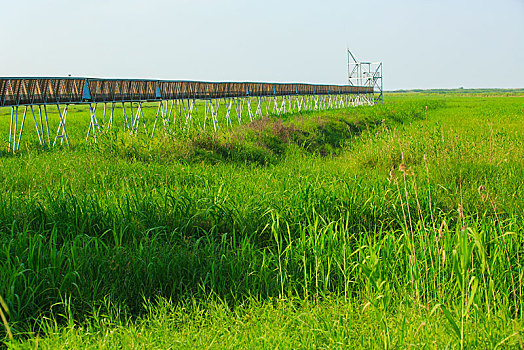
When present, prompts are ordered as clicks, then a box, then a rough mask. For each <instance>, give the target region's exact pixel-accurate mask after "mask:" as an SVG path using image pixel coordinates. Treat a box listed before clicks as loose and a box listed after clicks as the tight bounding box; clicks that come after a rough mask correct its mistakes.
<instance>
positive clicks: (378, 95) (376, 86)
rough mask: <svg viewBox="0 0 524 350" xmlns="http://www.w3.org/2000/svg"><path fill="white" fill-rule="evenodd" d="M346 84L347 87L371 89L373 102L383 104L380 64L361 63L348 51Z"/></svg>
mask: <svg viewBox="0 0 524 350" xmlns="http://www.w3.org/2000/svg"><path fill="white" fill-rule="evenodd" d="M347 51H348V83H349V86H361V87H371V88H372V89H373V96H372V97H373V101H371V104H375V103H377V102H379V103H383V102H384V99H383V95H382V91H383V82H382V62H361V61H359V60H357V59H356V58H355V55H353V53H352V52H351V51H350V50H349V49H348V50H347Z"/></svg>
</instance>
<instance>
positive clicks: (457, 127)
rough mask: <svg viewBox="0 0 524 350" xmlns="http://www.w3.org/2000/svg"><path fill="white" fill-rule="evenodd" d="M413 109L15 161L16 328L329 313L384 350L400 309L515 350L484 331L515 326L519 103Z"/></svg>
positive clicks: (1, 175)
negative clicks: (357, 313)
mask: <svg viewBox="0 0 524 350" xmlns="http://www.w3.org/2000/svg"><path fill="white" fill-rule="evenodd" d="M409 96H410V95H406V96H402V97H392V98H391V102H389V103H386V104H385V105H384V106H378V107H374V108H355V109H347V110H343V111H341V112H340V111H339V112H323V113H320V114H315V113H305V114H301V115H297V116H289V117H287V119H286V120H285V121H283V122H282V121H277V120H274V119H271V118H266V119H263V120H261V121H257V122H255V123H252V124H250V125H247V126H244V127H241V128H236V129H234V130H232V131H222V132H220V133H218V134H206V133H204V134H199V135H194V137H193V138H192V139H169V138H166V139H161V140H159V141H146V140H136V139H133V140H132V139H126V138H121V137H118V136H117V135H114V136H112V137H111V136H108V137H106V138H101V139H100V140H99V141H100V143H99V144H98V145H77V146H73V147H72V148H71V149H67V150H61V149H57V150H48V151H44V152H41V151H33V150H31V149H28V150H26V151H25V152H22V154H21V155H18V156H14V157H13V156H8V157H4V158H3V159H1V163H2V166H1V168H0V183H1V185H2V186H3V188H4V191H3V192H2V193H0V246H1V247H3V248H2V249H1V250H0V255H1V258H0V281H1V283H0V295H2V296H3V297H4V300H5V301H6V304H7V306H8V308H9V310H10V315H9V324H10V326H11V328H12V330H13V331H14V333H15V334H21V333H24V332H41V333H43V334H45V333H46V332H47V333H48V334H49V332H55V331H58V332H60V331H59V330H60V329H62V328H61V327H66V328H67V325H68V324H69V323H71V324H76V325H85V324H88V323H89V322H92V321H93V319H94V318H96V317H98V316H97V315H98V311H97V310H102V309H104V310H112V311H111V315H110V317H109V319H112V322H115V323H116V324H127V323H126V322H129V320H135V321H136V322H139V320H141V319H144V318H146V319H147V318H148V317H149V316H148V312H150V311H148V310H151V308H150V307H149V306H148V307H145V306H144V305H145V304H146V305H149V303H153V304H154V303H155V301H158V300H159V298H160V300H164V301H165V302H166V303H168V304H169V305H170V306H169V307H168V308H174V309H176V310H179V311H177V312H180V309H178V308H179V307H181V308H184V307H185V306H184V305H188V304H187V303H196V304H198V305H204V307H206V305H207V306H209V307H210V308H211V305H214V304H213V303H214V302H218V303H219V304H220V303H223V305H225V308H226V309H227V310H235V309H246V310H250V306H248V305H250V304H253V305H259V306H260V305H265V303H266V302H268V301H271V300H281V301H287V302H288V303H291V304H293V303H296V302H299V303H300V305H303V307H305V308H309V307H311V308H315V307H329V306H327V305H332V304H333V303H334V300H337V301H336V303H342V304H343V305H346V306H344V307H348V308H350V309H352V308H359V309H364V310H365V312H366V313H368V312H370V314H369V315H370V317H372V318H373V320H374V321H373V324H374V325H376V326H375V327H378V328H377V329H379V330H380V331H379V334H380V341H381V342H383V343H384V344H386V345H387V344H389V345H394V344H395V343H397V344H399V342H400V341H401V340H400V339H401V338H403V337H404V334H405V332H404V331H403V330H402V329H403V328H402V327H401V326H399V324H398V322H400V321H399V320H398V319H395V320H394V318H392V317H393V316H392V315H393V314H394V313H395V312H402V313H404V314H405V315H406V317H407V318H410V317H411V316H410V315H411V314H410V311H406V310H426V313H427V314H428V317H429V318H428V319H431V320H433V321H434V322H445V323H444V325H443V326H441V327H443V328H439V329H449V330H450V331H451V333H449V334H451V335H452V336H454V337H456V344H457V345H459V346H461V347H464V346H468V345H469V346H475V345H478V346H487V347H494V346H496V345H497V344H498V343H500V342H501V341H503V340H504V339H506V338H508V337H509V338H508V339H506V340H507V341H513V339H518V337H520V336H521V335H519V333H518V332H517V333H514V332H513V331H511V330H509V329H508V328H504V327H502V330H500V331H497V332H495V333H493V332H492V333H490V332H489V329H488V328H486V329H484V330H482V326H483V325H493V324H497V322H500V320H505V321H504V322H506V323H507V324H509V323H510V322H520V323H522V307H523V305H522V299H523V295H522V287H521V286H522V279H523V277H524V276H523V269H522V259H523V256H522V255H523V250H522V247H523V243H524V242H523V238H522V237H523V235H522V233H523V226H522V222H523V220H522V219H523V217H522V213H523V211H522V209H524V208H523V201H522V199H521V197H522V196H520V193H522V190H523V187H524V184H523V183H522V178H524V167H523V164H522V159H524V138H523V135H524V133H523V129H522V125H521V124H519V123H518V121H519V120H520V118H522V116H523V114H524V110H523V109H522V105H523V103H522V102H523V101H522V98H512V99H511V100H508V99H507V98H489V99H487V98H479V97H468V98H464V97H456V98H453V99H443V98H441V97H428V96H423V97H416V98H413V97H409ZM426 106H428V107H426ZM426 110H427V120H426ZM486 115H489V123H487V122H482V123H481V121H484V120H485V118H486ZM163 298H164V299H163ZM212 301H213V302H212ZM161 303H162V302H160V304H161ZM260 303H261V304H260ZM108 305H110V306H108ZM308 305H309V306H308ZM315 305H316V306H315ZM323 305H324V306H323ZM333 305H334V304H333ZM151 307H153V308H154V307H156V306H151ZM158 307H159V308H161V306H158ZM264 307H265V306H260V310H263V309H264ZM286 307H287V306H286ZM286 307H284V308H286ZM191 310H192V311H190V312H189V313H190V314H191V315H193V316H191V317H196V316H195V314H194V312H197V311H195V310H194V309H193V308H191ZM348 310H349V309H348ZM399 310H401V311H399ZM224 312H226V311H224ZM308 312H312V311H308ZM348 312H349V311H348ZM156 317H163V316H159V315H156V316H154V317H153V318H156ZM351 317H353V316H351ZM230 320H231V319H230ZM54 322H56V327H57V328H56V329H54V328H52V327H51V325H52V324H53V323H54ZM358 322H361V324H358V325H357V326H363V324H365V322H366V321H363V320H360V321H358ZM362 322H363V323H362ZM50 327H51V328H50ZM73 328H74V327H73ZM53 329H54V330H53ZM497 329H498V328H497ZM440 332H441V331H440ZM479 334H481V336H480V337H479ZM412 336H413V334H412ZM428 337H429V338H431V336H428ZM442 339H443V340H444V339H448V337H447V336H446V337H444V336H443V337H442ZM377 341H378V339H377ZM446 341H449V339H448V340H446Z"/></svg>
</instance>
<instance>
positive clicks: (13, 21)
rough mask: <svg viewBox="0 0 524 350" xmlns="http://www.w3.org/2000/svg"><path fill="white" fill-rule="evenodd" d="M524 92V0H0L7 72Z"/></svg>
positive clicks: (1, 51)
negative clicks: (359, 75) (361, 71)
mask: <svg viewBox="0 0 524 350" xmlns="http://www.w3.org/2000/svg"><path fill="white" fill-rule="evenodd" d="M346 47H349V48H350V49H351V50H352V51H353V52H354V53H355V55H356V56H357V58H359V59H361V60H363V61H383V64H384V88H385V89H387V90H393V89H410V88H455V87H461V86H462V87H465V88H480V87H488V88H489V87H492V88H523V87H524V0H496V1H485V0H439V1H436V0H434V1H429V0H419V1H416V0H407V1H402V0H397V1H393V0H389V1H386V0H372V1H364V0H361V1H352V0H346V1H342V0H324V1H312V0H302V1H298V0H297V1H295V0H289V1H288V0H279V1H277V0H259V1H246V0H244V1H241V0H224V1H210V0H174V1H168V0H149V1H145V0H125V1H124V0H82V1H79V0H0V76H67V75H68V74H71V75H72V76H82V77H85V76H87V77H100V78H151V79H165V80H204V81H268V82H309V83H326V84H345V83H346V82H347V57H346Z"/></svg>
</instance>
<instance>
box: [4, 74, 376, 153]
mask: <svg viewBox="0 0 524 350" xmlns="http://www.w3.org/2000/svg"><path fill="white" fill-rule="evenodd" d="M374 95H375V86H373V85H367V86H358V85H313V84H278V83H248V82H247V83H241V82H225V83H213V82H191V81H162V80H131V79H92V78H0V107H11V123H10V131H9V143H8V151H10V152H16V151H18V150H19V148H20V141H21V139H22V135H23V130H24V124H25V120H26V116H27V113H28V111H29V112H30V113H31V115H32V116H33V121H34V124H35V130H36V133H37V136H38V141H39V143H40V145H41V146H54V145H56V144H57V142H59V143H60V144H63V143H64V141H65V143H66V144H69V137H68V134H67V129H66V122H67V115H68V107H69V106H70V105H74V104H86V105H88V106H89V116H90V123H89V128H88V130H87V136H86V140H89V138H90V137H92V139H93V140H94V141H95V142H96V140H97V135H98V134H100V133H103V132H108V131H110V130H111V129H112V128H113V121H114V117H115V116H116V114H120V113H119V112H118V111H119V110H121V114H120V116H121V117H122V120H123V123H124V125H123V129H124V131H126V132H128V133H129V134H130V135H136V134H138V133H139V130H143V132H144V133H145V134H147V135H148V136H151V137H154V136H155V132H156V130H158V128H159V127H161V128H163V131H164V134H168V133H170V132H171V130H172V129H173V128H174V127H175V126H177V125H178V126H180V125H183V127H184V128H186V129H188V128H190V127H191V125H192V120H193V117H194V115H195V114H197V113H200V115H202V112H203V115H202V116H203V117H204V118H203V125H202V127H203V128H204V129H205V128H206V127H207V125H208V124H211V125H212V126H213V130H215V131H217V130H219V128H220V122H219V109H220V108H221V107H222V109H224V108H225V109H226V110H225V120H223V121H222V122H225V124H226V126H228V127H230V126H233V120H235V123H236V122H238V124H242V122H243V118H246V117H248V118H249V120H250V121H252V120H253V119H254V118H258V117H262V116H269V115H270V114H274V115H279V116H280V115H282V114H284V113H294V112H301V111H311V110H325V109H333V108H344V107H347V106H357V105H371V104H374V102H375V100H378V99H375V97H374ZM381 96H382V94H381V90H380V99H381ZM197 101H201V102H199V103H198V104H199V105H200V106H201V104H202V103H203V104H204V108H203V111H202V110H201V111H200V112H198V111H197ZM144 102H156V103H157V104H158V105H157V108H156V114H155V117H154V121H153V122H152V125H148V121H147V120H146V116H145V114H144V108H143V105H142V104H143V103H144ZM52 105H54V106H56V110H57V112H58V116H59V124H58V128H57V130H56V134H55V135H54V138H52V137H51V134H50V130H49V121H48V111H47V109H48V107H50V106H52ZM108 105H109V108H108ZM102 106H103V108H102ZM198 108H199V109H200V108H201V107H198ZM22 109H23V112H22ZM244 113H247V115H245V114H244ZM108 114H109V118H108V119H107V121H106V116H107V115H108ZM235 116H236V118H235V119H232V118H233V117H235ZM19 117H21V122H20V123H19V119H20V118H19ZM100 117H102V123H99V118H100ZM148 126H149V127H148Z"/></svg>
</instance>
